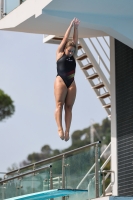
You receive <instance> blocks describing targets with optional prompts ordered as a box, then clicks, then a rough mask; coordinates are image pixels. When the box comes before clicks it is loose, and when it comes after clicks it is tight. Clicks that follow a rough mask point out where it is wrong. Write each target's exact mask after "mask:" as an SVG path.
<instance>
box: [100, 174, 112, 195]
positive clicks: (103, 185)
mask: <svg viewBox="0 0 133 200" xmlns="http://www.w3.org/2000/svg"><path fill="white" fill-rule="evenodd" d="M101 173H102V174H103V196H104V197H105V196H106V194H105V191H106V190H105V180H106V179H105V176H104V174H106V173H110V174H111V173H113V174H114V180H113V182H111V186H112V185H114V183H115V172H114V171H113V170H103V171H101Z"/></svg>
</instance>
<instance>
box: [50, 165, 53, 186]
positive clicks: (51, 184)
mask: <svg viewBox="0 0 133 200" xmlns="http://www.w3.org/2000/svg"><path fill="white" fill-rule="evenodd" d="M52 189H53V177H52V165H50V190H52Z"/></svg>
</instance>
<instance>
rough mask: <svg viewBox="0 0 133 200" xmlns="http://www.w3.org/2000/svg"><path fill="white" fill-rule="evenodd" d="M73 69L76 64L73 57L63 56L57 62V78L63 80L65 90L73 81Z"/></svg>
mask: <svg viewBox="0 0 133 200" xmlns="http://www.w3.org/2000/svg"><path fill="white" fill-rule="evenodd" d="M75 69H76V62H75V59H74V57H73V56H71V57H68V56H67V55H65V54H64V55H63V56H62V57H61V58H60V59H59V60H57V76H60V77H61V78H62V79H63V81H64V83H65V84H66V87H67V88H69V87H70V85H71V84H72V82H73V81H74V75H75Z"/></svg>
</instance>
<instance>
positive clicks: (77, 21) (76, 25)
mask: <svg viewBox="0 0 133 200" xmlns="http://www.w3.org/2000/svg"><path fill="white" fill-rule="evenodd" d="M79 23H80V21H79V20H78V19H77V18H75V20H74V32H73V41H74V43H75V44H76V45H77V44H78V26H79Z"/></svg>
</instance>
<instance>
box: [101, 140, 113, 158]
mask: <svg viewBox="0 0 133 200" xmlns="http://www.w3.org/2000/svg"><path fill="white" fill-rule="evenodd" d="M110 146H111V142H110V143H109V144H108V146H107V147H106V148H105V149H104V151H103V152H102V154H101V155H100V158H102V157H103V155H104V153H105V152H106V151H107V149H108V148H109V147H110Z"/></svg>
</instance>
